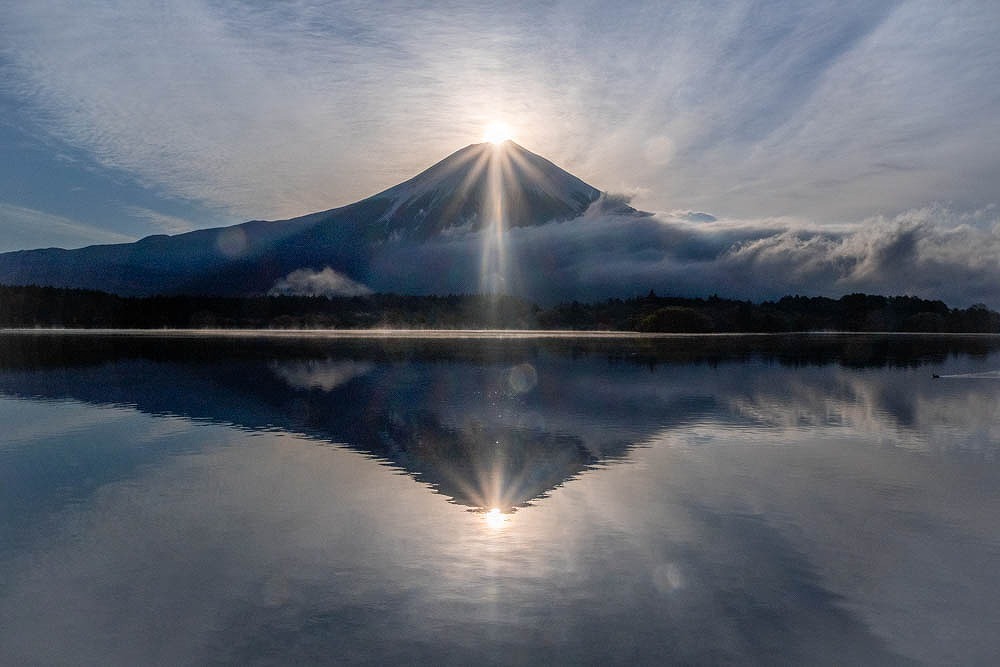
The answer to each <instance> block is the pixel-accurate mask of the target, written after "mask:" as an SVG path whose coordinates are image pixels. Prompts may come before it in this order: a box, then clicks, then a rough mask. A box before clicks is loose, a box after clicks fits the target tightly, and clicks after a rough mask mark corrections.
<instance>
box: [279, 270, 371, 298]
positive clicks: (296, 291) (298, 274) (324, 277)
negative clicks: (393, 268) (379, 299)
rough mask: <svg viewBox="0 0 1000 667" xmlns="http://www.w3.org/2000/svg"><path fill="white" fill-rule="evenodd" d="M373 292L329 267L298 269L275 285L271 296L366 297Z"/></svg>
mask: <svg viewBox="0 0 1000 667" xmlns="http://www.w3.org/2000/svg"><path fill="white" fill-rule="evenodd" d="M371 293H372V291H371V290H370V289H369V288H367V287H366V286H364V285H362V284H361V283H358V282H355V281H353V280H351V279H350V278H348V277H347V276H345V275H344V274H342V273H338V272H337V271H334V270H333V269H331V268H330V267H329V266H327V267H324V268H323V270H322V271H313V270H312V269H297V270H295V271H292V272H291V273H289V274H288V275H287V276H285V277H284V278H282V279H281V280H279V281H278V282H276V283H274V287H272V288H271V289H270V291H269V292H268V294H270V295H282V294H284V295H295V296H364V295H365V294H371Z"/></svg>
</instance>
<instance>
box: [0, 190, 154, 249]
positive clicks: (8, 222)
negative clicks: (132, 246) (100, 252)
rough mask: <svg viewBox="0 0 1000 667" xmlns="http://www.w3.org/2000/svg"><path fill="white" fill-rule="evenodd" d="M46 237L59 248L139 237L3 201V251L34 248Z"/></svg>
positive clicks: (0, 220) (0, 224) (0, 205)
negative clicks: (35, 244)
mask: <svg viewBox="0 0 1000 667" xmlns="http://www.w3.org/2000/svg"><path fill="white" fill-rule="evenodd" d="M39 236H44V237H45V238H46V239H47V240H48V245H49V246H51V247H56V248H79V247H82V246H87V245H94V244H97V243H128V242H129V241H134V240H135V237H133V236H128V235H126V234H119V233H117V232H111V231H107V230H105V229H99V228H97V227H93V226H91V225H85V224H83V223H80V222H76V221H74V220H70V219H69V218H64V217H62V216H58V215H52V214H51V213H44V212H42V211H37V210H35V209H31V208H25V207H23V206H14V205H11V204H6V203H3V202H0V252H7V251H9V250H20V249H22V248H25V247H31V246H32V245H33V244H34V239H36V238H38V237H39Z"/></svg>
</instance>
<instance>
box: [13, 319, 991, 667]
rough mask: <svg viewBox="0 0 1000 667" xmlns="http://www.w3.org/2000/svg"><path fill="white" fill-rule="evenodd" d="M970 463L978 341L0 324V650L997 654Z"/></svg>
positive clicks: (904, 659) (176, 658)
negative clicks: (130, 330) (8, 328)
mask: <svg viewBox="0 0 1000 667" xmlns="http://www.w3.org/2000/svg"><path fill="white" fill-rule="evenodd" d="M935 376H940V377H935ZM998 454H1000V338H998V337H991V336H980V337H975V336H966V337H963V336H938V337H920V336H904V335H900V336H872V335H867V336H864V335H835V334H825V335H801V336H747V337H738V336H734V337H726V336H690V337H684V336H664V337H659V338H599V337H598V338H545V337H507V338H491V337H465V338H450V337H444V336H441V337H437V338H422V337H386V336H381V337H380V336H374V335H372V336H369V337H367V338H353V337H338V336H328V335H323V334H314V335H303V336H292V335H270V336H269V335H254V334H240V335H211V334H200V335H195V334H173V335H153V334H146V335H126V334H113V333H103V334H100V333H98V334H82V333H52V332H21V333H17V332H6V333H0V664H10V665H15V664H46V665H60V664H93V665H138V664H164V665H178V664H241V665H258V664H259V665H266V664H309V663H338V664H343V663H348V664H354V663H370V664H401V663H406V664H416V663H426V664H456V665H468V664H523V663H533V664H637V663H642V664H652V663H656V664H664V663H689V664H769V665H770V664H838V665H843V664H878V665H885V664H988V663H994V664H995V662H996V659H997V656H998V655H1000V607H998V604H997V600H998V599H1000V569H998V565H1000V456H998Z"/></svg>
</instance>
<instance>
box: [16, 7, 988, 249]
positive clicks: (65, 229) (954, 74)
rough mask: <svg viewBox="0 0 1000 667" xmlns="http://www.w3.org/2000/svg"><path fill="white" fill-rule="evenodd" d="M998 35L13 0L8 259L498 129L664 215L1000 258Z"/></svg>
mask: <svg viewBox="0 0 1000 667" xmlns="http://www.w3.org/2000/svg"><path fill="white" fill-rule="evenodd" d="M996 25H1000V4H998V3H996V2H993V1H986V2H962V1H956V2H947V3H944V2H937V1H933V2H922V1H918V0H902V1H899V2H877V1H871V0H865V1H863V2H852V1H850V0H847V1H845V2H839V3H826V2H784V1H781V0H775V1H772V2H749V1H742V2H741V1H734V2H684V1H679V2H671V3H664V2H647V3H644V2H630V3H611V2H585V1H580V0H573V1H572V2H544V3H542V2H503V3H465V2H435V3H412V2H381V3H368V2H350V1H348V2H311V1H307V0H300V1H290V2H283V3H270V2H226V3H222V2H209V1H206V0H177V1H175V2H170V3H162V2H152V1H149V2H144V1H142V0H120V1H116V0H74V1H72V2H69V1H67V2H60V1H53V2H45V3H40V2H27V1H25V2H18V1H14V2H7V3H2V4H0V150H2V152H3V154H4V159H3V160H0V251H7V250H16V249H22V248H35V247H48V246H58V247H67V248H72V247H80V246H83V245H88V244H93V243H110V242H120V241H129V240H134V239H137V238H141V237H143V236H147V235H150V234H161V233H166V234H174V233H178V232H183V231H187V230H191V229H197V228H203V227H216V226H221V225H229V224H235V223H238V222H242V221H245V220H250V219H268V220H271V219H284V218H290V217H294V216H297V215H302V214H306V213H309V212H313V211H318V210H325V209H329V208H333V207H336V206H341V205H345V204H349V203H351V202H354V201H357V200H359V199H362V198H364V197H366V196H369V195H371V194H374V193H376V192H378V191H380V190H383V189H386V188H388V187H391V186H392V185H395V184H397V183H399V182H401V181H403V180H405V179H407V178H409V177H411V176H413V175H415V174H416V173H418V172H420V171H422V170H423V169H425V168H426V167H428V166H430V165H431V164H433V163H434V162H437V161H438V160H440V159H442V158H444V157H445V156H447V155H448V154H450V153H452V152H453V151H455V150H458V149H459V148H461V147H463V146H465V145H467V144H470V143H476V142H479V141H481V140H482V137H483V132H484V130H485V128H486V127H487V126H488V125H489V124H490V123H493V122H505V123H507V124H508V125H509V126H510V127H511V128H512V131H513V134H514V138H515V140H516V141H517V142H518V143H520V144H521V145H522V146H524V147H525V148H527V149H529V150H531V151H533V152H535V153H538V154H540V155H543V156H545V157H546V158H548V159H550V160H552V161H553V162H555V163H556V164H558V165H559V166H561V167H563V168H565V169H567V170H568V171H570V172H572V173H574V174H575V175H577V176H579V177H580V178H582V179H583V180H585V181H587V182H588V183H590V184H592V185H594V186H595V187H597V188H600V189H602V190H605V191H609V192H614V193H621V194H625V195H627V196H629V197H631V198H632V203H633V205H634V206H636V207H637V208H641V209H643V210H647V211H653V212H658V213H660V212H663V213H665V214H668V215H677V214H678V212H688V211H691V212H698V213H708V214H711V216H712V217H713V218H715V219H716V220H724V221H738V222H737V223H733V224H743V225H745V224H746V221H758V222H759V223H760V224H762V225H764V226H765V227H766V226H769V225H770V226H774V225H775V224H778V223H776V222H775V221H781V224H782V225H784V227H783V228H799V227H801V226H804V227H807V228H809V229H818V230H828V229H843V228H844V226H845V225H846V226H853V228H854V229H856V230H863V229H870V228H872V227H878V228H880V229H882V228H887V227H893V226H895V227H899V226H900V225H904V226H905V225H906V224H908V223H907V222H906V221H908V220H912V219H914V217H921V218H922V219H929V220H930V222H928V223H927V224H930V225H933V226H934V227H935V229H938V230H939V231H940V232H941V233H945V232H947V231H948V230H951V229H961V230H964V231H963V232H962V233H965V234H966V236H968V235H970V234H971V235H977V234H978V235H980V236H981V237H982V240H985V241H987V242H991V243H995V242H996V237H997V234H1000V231H998V230H1000V223H998V221H1000V211H997V209H996V204H997V200H998V199H1000V197H998V194H997V188H996V184H997V183H1000V150H998V149H1000V114H998V113H997V112H996V109H997V108H1000V41H998V40H996V39H995V26H996ZM706 219H707V218H706ZM977 238H978V237H977ZM744 240H747V239H744Z"/></svg>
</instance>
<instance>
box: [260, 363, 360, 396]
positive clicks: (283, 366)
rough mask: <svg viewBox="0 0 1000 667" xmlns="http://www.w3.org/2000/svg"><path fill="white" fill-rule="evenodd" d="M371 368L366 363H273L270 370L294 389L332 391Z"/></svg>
mask: <svg viewBox="0 0 1000 667" xmlns="http://www.w3.org/2000/svg"><path fill="white" fill-rule="evenodd" d="M372 368H373V366H372V364H370V363H368V362H366V361H335V360H333V359H324V360H322V361H320V360H316V359H310V360H308V361H273V362H271V370H272V371H274V373H275V375H277V376H278V377H280V378H281V379H282V380H284V381H285V382H287V383H288V386H290V387H293V388H295V389H321V390H323V391H332V390H333V389H336V388H337V387H339V386H340V385H342V384H346V383H348V382H350V381H351V380H353V379H354V378H356V377H360V376H362V375H366V374H368V373H369V372H371V370H372Z"/></svg>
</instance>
